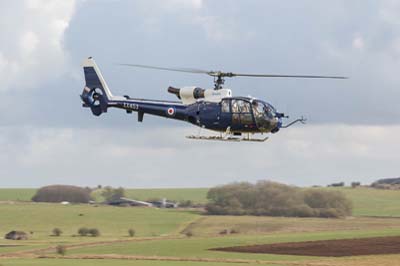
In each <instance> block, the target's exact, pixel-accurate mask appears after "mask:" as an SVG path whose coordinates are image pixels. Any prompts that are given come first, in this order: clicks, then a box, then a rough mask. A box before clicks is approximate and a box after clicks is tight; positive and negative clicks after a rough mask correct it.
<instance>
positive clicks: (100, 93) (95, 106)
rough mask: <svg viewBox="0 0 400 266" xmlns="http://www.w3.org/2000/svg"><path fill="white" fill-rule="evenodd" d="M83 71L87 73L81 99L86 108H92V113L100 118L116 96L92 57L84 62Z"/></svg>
mask: <svg viewBox="0 0 400 266" xmlns="http://www.w3.org/2000/svg"><path fill="white" fill-rule="evenodd" d="M83 71H84V73H85V81H86V86H85V88H84V89H83V92H82V95H81V99H82V101H83V102H84V106H85V107H90V109H91V110H92V113H93V114H94V115H96V116H99V115H101V114H102V113H105V112H107V108H108V102H109V101H110V100H112V99H113V97H114V96H113V95H112V93H111V91H110V89H109V88H108V86H107V83H106V81H105V80H104V78H103V76H102V75H101V72H100V70H99V68H98V67H97V65H96V62H95V61H94V60H93V58H92V57H89V58H87V59H85V60H84V61H83Z"/></svg>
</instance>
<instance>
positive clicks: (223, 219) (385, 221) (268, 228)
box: [185, 216, 400, 237]
mask: <svg viewBox="0 0 400 266" xmlns="http://www.w3.org/2000/svg"><path fill="white" fill-rule="evenodd" d="M386 228H391V229H395V228H396V229H400V220H399V219H398V218H371V217H356V218H347V219H326V218H286V217H256V216H204V217H202V218H201V219H198V220H196V221H195V222H193V223H191V224H190V225H189V226H188V227H187V228H186V229H185V232H186V231H190V232H191V233H192V234H193V235H194V236H202V237H206V236H218V235H220V232H221V231H223V230H225V229H228V230H232V229H234V230H236V231H237V232H238V233H239V234H240V235H260V234H276V233H299V232H323V231H325V232H329V231H350V230H381V229H386Z"/></svg>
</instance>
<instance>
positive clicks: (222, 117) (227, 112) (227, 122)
mask: <svg viewBox="0 0 400 266" xmlns="http://www.w3.org/2000/svg"><path fill="white" fill-rule="evenodd" d="M230 102H231V100H230V99H224V100H222V101H221V104H220V105H221V111H220V112H219V114H218V118H217V119H218V120H219V124H220V127H221V128H224V129H226V128H228V127H229V126H231V121H232V113H231V103H230Z"/></svg>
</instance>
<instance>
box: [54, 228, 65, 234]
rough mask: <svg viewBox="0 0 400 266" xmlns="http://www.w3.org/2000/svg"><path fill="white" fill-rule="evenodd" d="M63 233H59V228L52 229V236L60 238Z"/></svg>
mask: <svg viewBox="0 0 400 266" xmlns="http://www.w3.org/2000/svg"><path fill="white" fill-rule="evenodd" d="M62 233H63V232H62V231H61V229H60V228H54V229H53V236H60V235H61V234H62Z"/></svg>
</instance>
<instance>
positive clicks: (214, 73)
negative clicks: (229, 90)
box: [118, 63, 347, 79]
mask: <svg viewBox="0 0 400 266" xmlns="http://www.w3.org/2000/svg"><path fill="white" fill-rule="evenodd" d="M118 65H121V66H128V67H138V68H147V69H157V70H164V71H175V72H185V73H194V74H206V75H209V76H212V77H228V78H231V77H255V78H309V79H347V77H342V76H316V75H275V74H243V73H232V72H222V71H207V70H202V69H196V68H172V67H159V66H149V65H139V64H125V63H124V64H118Z"/></svg>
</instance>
